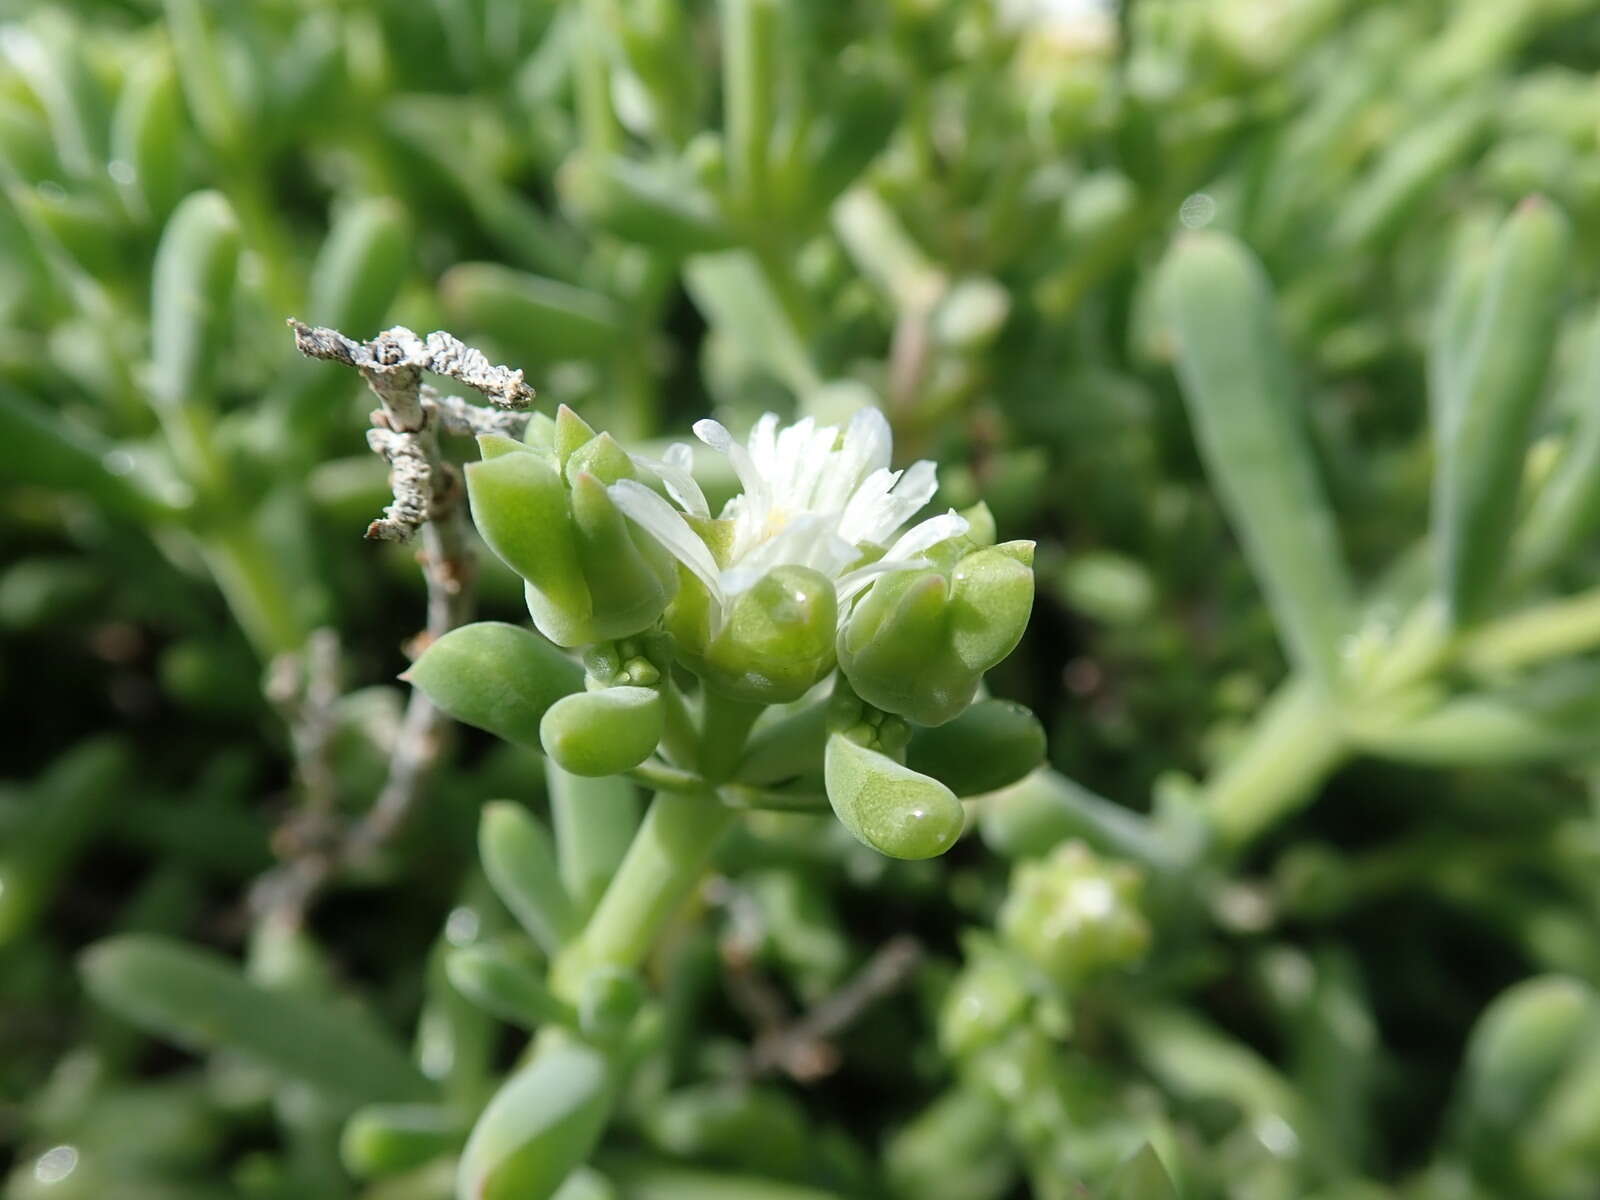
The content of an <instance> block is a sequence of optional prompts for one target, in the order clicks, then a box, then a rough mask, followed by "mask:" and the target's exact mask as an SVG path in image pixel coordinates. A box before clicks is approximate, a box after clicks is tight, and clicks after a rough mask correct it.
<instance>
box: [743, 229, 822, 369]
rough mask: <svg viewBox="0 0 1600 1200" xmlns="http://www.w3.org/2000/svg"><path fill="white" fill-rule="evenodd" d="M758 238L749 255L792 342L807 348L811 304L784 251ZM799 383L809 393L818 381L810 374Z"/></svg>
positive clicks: (811, 326)
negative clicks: (764, 281)
mask: <svg viewBox="0 0 1600 1200" xmlns="http://www.w3.org/2000/svg"><path fill="white" fill-rule="evenodd" d="M758 236H759V240H755V241H753V242H752V243H751V246H750V252H751V254H752V255H753V256H754V258H755V260H756V265H757V266H759V267H760V268H761V275H762V278H764V279H765V280H766V281H767V286H768V287H769V288H771V289H772V298H773V299H774V300H776V301H777V302H778V307H779V308H781V309H782V310H783V315H784V317H785V318H786V319H787V320H788V322H789V328H790V330H791V331H792V332H793V335H794V339H795V341H796V342H798V343H799V344H800V345H801V346H807V345H809V344H810V340H811V333H812V330H813V329H815V327H816V320H815V318H814V316H813V314H812V311H811V301H810V300H809V299H808V298H807V296H806V294H805V289H803V288H802V287H801V286H800V281H799V280H798V279H796V278H795V275H794V271H793V270H791V269H790V266H789V256H788V254H787V252H786V251H785V250H784V248H783V247H781V246H778V245H775V244H773V242H772V241H771V240H770V236H769V235H767V234H761V235H758ZM805 366H806V369H807V370H808V371H811V370H812V368H811V360H810V359H809V358H807V359H806V362H805ZM798 382H800V383H802V384H803V385H805V386H806V387H807V388H808V390H815V389H816V388H817V386H818V385H819V384H820V382H821V381H820V380H819V379H817V378H816V377H815V374H814V372H813V374H812V378H810V379H809V380H801V381H798Z"/></svg>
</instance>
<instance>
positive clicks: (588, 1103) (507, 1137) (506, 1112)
mask: <svg viewBox="0 0 1600 1200" xmlns="http://www.w3.org/2000/svg"><path fill="white" fill-rule="evenodd" d="M610 1107H611V1098H610V1079H609V1068H608V1065H607V1062H606V1059H605V1056H604V1055H602V1054H601V1053H600V1052H599V1051H598V1050H595V1049H593V1048H592V1047H590V1046H586V1045H583V1044H582V1043H579V1042H562V1043H546V1044H545V1045H543V1046H541V1047H540V1049H539V1052H538V1054H537V1055H536V1056H535V1058H534V1060H533V1061H532V1062H531V1063H529V1064H528V1065H527V1066H525V1067H523V1068H522V1069H521V1070H520V1071H518V1072H517V1073H516V1074H515V1075H513V1076H511V1078H510V1079H509V1080H507V1081H506V1083H505V1085H504V1086H502V1087H501V1089H500V1090H499V1091H498V1092H496V1093H495V1096H494V1099H492V1100H490V1101H489V1106H488V1107H487V1108H485V1109H484V1110H483V1115H482V1116H480V1117H479V1118H478V1123H477V1124H476V1125H475V1126H474V1127H473V1130H472V1136H471V1137H470V1138H469V1139H468V1140H467V1148H466V1150H465V1151H463V1152H462V1155H461V1165H460V1168H459V1171H458V1173H457V1176H456V1196H457V1200H545V1198H546V1197H548V1196H550V1195H552V1194H554V1192H555V1191H556V1189H557V1188H558V1187H560V1186H561V1182H562V1180H564V1179H565V1178H566V1177H567V1175H568V1174H569V1173H570V1172H571V1171H572V1169H573V1168H574V1167H576V1166H578V1164H579V1163H582V1162H583V1161H584V1160H585V1159H587V1158H588V1157H589V1155H590V1153H591V1152H593V1150H594V1147H595V1144H596V1143H597V1142H598V1141H599V1140H600V1133H601V1131H602V1130H603V1129H604V1127H605V1121H606V1116H607V1114H608V1112H609V1111H610Z"/></svg>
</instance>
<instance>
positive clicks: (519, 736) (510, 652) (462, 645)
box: [405, 621, 583, 749]
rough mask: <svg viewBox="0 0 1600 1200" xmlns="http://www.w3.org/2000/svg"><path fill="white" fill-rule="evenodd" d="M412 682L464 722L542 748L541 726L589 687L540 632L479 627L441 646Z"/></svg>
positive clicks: (414, 669) (494, 624)
mask: <svg viewBox="0 0 1600 1200" xmlns="http://www.w3.org/2000/svg"><path fill="white" fill-rule="evenodd" d="M405 678H406V679H407V680H409V681H410V683H411V685H412V686H413V687H416V688H418V689H420V690H421V691H422V693H423V694H424V695H425V696H427V697H428V699H429V700H432V701H433V702H434V704H436V705H438V706H439V708H441V709H442V710H443V711H445V712H446V713H449V714H450V716H452V717H454V718H455V719H456V720H458V721H463V722H465V723H466V724H468V725H475V726H477V727H478V728H479V729H487V730H488V731H489V732H490V733H492V734H494V735H496V736H497V737H501V738H504V739H505V740H506V741H508V742H514V743H516V744H517V745H519V746H529V747H532V748H534V749H538V747H539V744H540V743H539V724H540V722H541V721H543V720H544V716H545V713H546V712H547V711H548V710H549V709H550V707H551V705H553V704H555V703H556V702H557V701H559V700H560V699H561V698H562V697H563V696H568V695H571V694H572V693H573V692H576V691H577V690H578V689H579V688H581V687H582V686H583V668H582V667H580V666H579V665H578V664H577V663H575V662H573V661H572V660H571V659H570V658H568V657H567V656H566V655H564V654H562V653H561V651H559V650H557V649H556V648H555V647H554V646H552V645H551V644H550V643H549V642H547V641H545V640H544V638H542V637H540V636H539V635H538V634H536V633H532V632H530V631H529V630H526V629H523V628H521V627H519V626H516V625H507V624H504V623H502V622H499V621H479V622H476V623H475V624H472V625H462V626H460V627H459V628H457V629H452V630H451V631H450V632H449V633H447V634H445V635H444V636H443V637H442V638H439V639H438V640H437V641H435V642H434V643H433V644H432V645H430V646H429V647H428V648H427V649H426V650H425V651H423V653H422V657H421V658H419V659H417V661H416V662H414V663H413V664H412V665H411V669H410V670H409V671H407V672H406V675H405Z"/></svg>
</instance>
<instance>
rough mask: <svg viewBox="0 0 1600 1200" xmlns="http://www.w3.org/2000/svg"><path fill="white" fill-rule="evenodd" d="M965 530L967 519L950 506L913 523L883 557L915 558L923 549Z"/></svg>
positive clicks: (957, 535)
mask: <svg viewBox="0 0 1600 1200" xmlns="http://www.w3.org/2000/svg"><path fill="white" fill-rule="evenodd" d="M966 531H967V519H966V518H965V517H963V516H962V515H961V514H960V513H958V512H956V510H955V509H953V508H952V509H950V510H949V511H948V512H943V513H940V514H939V515H938V516H937V517H929V518H928V519H927V520H926V521H923V522H921V523H919V524H916V525H913V526H912V527H911V528H910V529H908V530H906V531H905V533H903V534H901V535H900V538H899V540H898V541H896V542H895V544H894V545H892V546H890V547H889V549H888V550H887V551H885V552H884V556H883V557H884V558H915V557H917V555H919V554H921V553H922V552H923V551H924V550H928V549H931V548H932V547H934V546H937V545H938V544H939V543H940V542H943V541H947V540H948V539H950V538H953V537H960V536H961V535H962V534H963V533H965V532H966Z"/></svg>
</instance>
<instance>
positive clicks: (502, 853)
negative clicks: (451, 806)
mask: <svg viewBox="0 0 1600 1200" xmlns="http://www.w3.org/2000/svg"><path fill="white" fill-rule="evenodd" d="M478 856H479V857H480V858H481V859H482V860H483V870H484V873H485V874H487V875H488V876H489V882H490V883H491V884H492V885H493V886H494V890H495V894H496V895H498V896H499V897H500V899H501V901H502V902H503V903H504V904H505V906H506V907H507V908H508V909H510V910H511V915H512V916H514V917H516V919H517V921H518V922H519V923H520V924H521V925H522V927H523V928H524V929H526V930H527V931H528V933H529V935H530V936H532V938H533V940H534V941H536V942H538V943H539V945H540V946H541V947H543V949H544V952H545V953H546V954H550V955H554V954H555V953H556V951H558V950H559V949H561V947H562V945H563V944H564V943H565V942H566V941H567V939H568V938H569V937H571V936H572V934H573V933H574V932H575V931H576V929H577V918H576V917H575V916H574V914H573V911H572V900H571V898H570V897H569V896H568V895H567V893H566V889H565V888H563V887H562V886H561V875H560V872H559V870H558V869H557V867H556V856H555V848H554V847H553V846H552V845H551V844H550V835H549V834H548V833H546V832H545V828H544V826H543V825H541V824H540V823H539V821H538V819H537V818H535V817H534V815H533V814H532V813H530V812H528V810H527V809H525V808H523V807H522V806H521V805H520V804H517V803H515V802H513V801H510V800H495V801H491V802H490V803H488V804H486V805H484V806H483V819H482V821H481V822H480V823H479V825H478Z"/></svg>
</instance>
